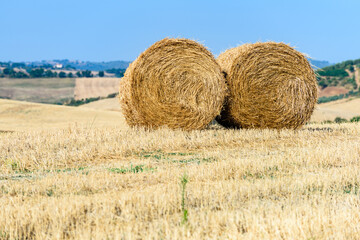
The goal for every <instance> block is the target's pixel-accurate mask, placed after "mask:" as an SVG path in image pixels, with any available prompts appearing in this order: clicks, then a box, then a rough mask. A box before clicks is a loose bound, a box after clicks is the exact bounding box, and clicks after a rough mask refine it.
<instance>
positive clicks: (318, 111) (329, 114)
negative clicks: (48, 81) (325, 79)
mask: <svg viewBox="0 0 360 240" xmlns="http://www.w3.org/2000/svg"><path fill="white" fill-rule="evenodd" d="M80 108H87V109H89V108H90V109H95V110H110V111H118V112H120V111H121V108H120V104H119V101H118V99H117V98H109V99H103V100H99V101H95V102H91V103H88V104H84V105H81V106H80ZM355 116H360V98H352V99H342V100H338V101H334V102H329V103H323V104H318V105H317V106H316V108H315V111H314V114H313V116H312V117H311V122H319V123H320V122H322V121H325V120H331V121H334V119H335V118H336V117H341V118H345V119H347V120H350V119H351V118H353V117H355Z"/></svg>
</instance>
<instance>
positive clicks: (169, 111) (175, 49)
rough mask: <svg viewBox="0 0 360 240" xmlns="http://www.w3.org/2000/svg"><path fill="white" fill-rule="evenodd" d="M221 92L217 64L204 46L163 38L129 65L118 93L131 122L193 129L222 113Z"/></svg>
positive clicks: (200, 126) (221, 81) (221, 85)
mask: <svg viewBox="0 0 360 240" xmlns="http://www.w3.org/2000/svg"><path fill="white" fill-rule="evenodd" d="M225 92H226V84H225V79H224V76H223V74H222V73H221V69H220V66H219V65H218V63H217V62H216V60H215V58H214V57H213V55H212V54H211V53H210V52H209V51H208V50H207V49H206V48H205V47H204V46H202V45H201V44H199V43H197V42H195V41H192V40H188V39H169V38H165V39H163V40H161V41H159V42H156V43H155V44H153V45H152V46H151V47H150V48H148V49H147V50H146V51H145V52H143V53H142V54H141V55H140V56H139V57H138V58H137V59H136V60H135V61H134V62H133V63H132V64H131V65H130V66H129V68H128V69H127V70H126V72H125V75H124V77H123V79H122V80H121V83H120V94H119V96H120V104H121V107H122V111H123V113H124V116H125V119H126V121H127V123H128V124H129V125H130V126H144V127H147V128H158V127H162V126H166V127H169V128H172V129H184V130H193V129H203V128H205V127H206V126H207V125H208V124H209V123H210V122H211V121H212V120H213V119H214V118H215V117H216V116H217V115H219V114H220V111H221V109H222V106H223V103H224V99H225Z"/></svg>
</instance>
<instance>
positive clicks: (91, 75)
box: [81, 70, 93, 78]
mask: <svg viewBox="0 0 360 240" xmlns="http://www.w3.org/2000/svg"><path fill="white" fill-rule="evenodd" d="M81 73H82V76H83V77H87V78H91V77H93V74H92V73H91V71H90V70H85V71H82V72H81Z"/></svg>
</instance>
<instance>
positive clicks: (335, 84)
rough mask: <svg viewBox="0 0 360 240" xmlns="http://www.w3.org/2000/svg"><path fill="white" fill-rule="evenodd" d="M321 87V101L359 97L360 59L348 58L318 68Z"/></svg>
mask: <svg viewBox="0 0 360 240" xmlns="http://www.w3.org/2000/svg"><path fill="white" fill-rule="evenodd" d="M316 73H317V74H318V84H319V88H320V98H319V103H324V102H329V101H334V100H338V99H341V98H347V97H350V96H354V97H359V96H360V92H359V87H360V59H357V60H348V61H344V62H341V63H337V64H334V65H330V66H327V67H324V68H321V69H318V70H316Z"/></svg>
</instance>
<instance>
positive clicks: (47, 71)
mask: <svg viewBox="0 0 360 240" xmlns="http://www.w3.org/2000/svg"><path fill="white" fill-rule="evenodd" d="M45 77H48V78H52V77H54V73H53V72H52V71H51V70H46V71H45Z"/></svg>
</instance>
